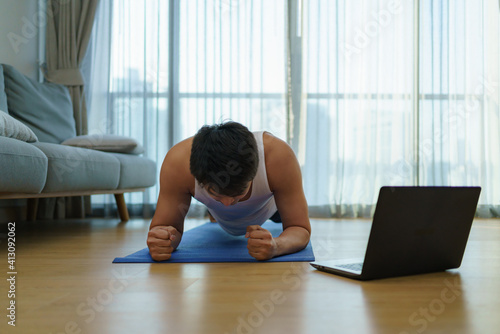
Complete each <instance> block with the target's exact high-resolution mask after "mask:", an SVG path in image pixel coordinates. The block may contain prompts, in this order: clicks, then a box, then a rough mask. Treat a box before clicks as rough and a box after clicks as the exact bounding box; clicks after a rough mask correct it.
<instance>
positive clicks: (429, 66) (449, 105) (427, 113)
mask: <svg viewBox="0 0 500 334" xmlns="http://www.w3.org/2000/svg"><path fill="white" fill-rule="evenodd" d="M499 28H500V27H499V8H498V1H489V0H483V1H465V0H462V1H446V2H441V1H422V3H421V27H420V31H421V43H420V58H421V61H420V63H421V66H420V94H421V95H420V150H419V153H420V159H419V172H420V173H419V174H420V178H419V179H420V184H422V185H480V186H482V193H481V198H480V202H479V204H480V205H479V210H478V213H479V214H480V216H482V217H491V216H499V215H500V210H499V205H500V188H499V187H498V185H500V122H499V116H500V114H499V103H498V101H499V89H498V83H499V60H500V56H499V54H500V53H499V52H500V49H499V36H500V35H499Z"/></svg>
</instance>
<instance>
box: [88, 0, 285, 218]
mask: <svg viewBox="0 0 500 334" xmlns="http://www.w3.org/2000/svg"><path fill="white" fill-rule="evenodd" d="M285 8H286V1H284V0H280V1H260V0H259V1H228V0H207V1H205V0H190V1H164V0H128V1H127V0H120V1H112V0H102V1H101V6H100V8H99V12H98V18H97V20H96V25H97V28H96V29H95V31H96V34H95V35H94V39H93V41H94V44H93V47H94V48H93V50H94V55H93V61H94V65H95V70H94V71H93V77H92V82H91V87H92V98H91V107H90V116H89V117H90V122H89V123H90V128H91V131H90V132H101V133H102V132H105V133H112V134H119V135H126V136H131V137H134V138H136V139H137V140H139V142H141V143H142V144H143V146H144V147H145V149H146V153H145V155H146V156H148V157H149V158H151V159H153V160H156V161H157V163H158V171H159V170H160V167H161V163H162V162H163V159H164V157H165V154H166V153H167V151H168V150H169V149H170V147H171V146H172V145H174V144H176V143H177V142H179V141H181V140H183V139H185V138H187V137H190V136H193V135H194V134H195V133H196V131H197V130H198V129H199V128H200V127H201V126H202V125H204V124H213V123H220V122H222V121H225V120H229V119H231V120H234V121H238V122H241V123H243V124H245V125H246V126H248V127H249V129H250V130H255V131H257V130H266V131H269V132H271V133H273V134H274V135H275V136H278V137H280V138H282V139H285V140H286V121H285V119H286V103H285V98H286V82H287V81H286V77H285V72H286V65H285V63H286V52H285V45H286V42H285V31H286V22H285V20H286V15H285ZM158 190H159V189H158V186H156V187H153V188H150V189H149V190H147V191H146V192H145V193H144V194H142V193H135V194H126V201H127V203H132V205H129V209H130V210H131V211H132V214H134V212H135V210H134V205H133V204H134V203H135V204H138V207H143V204H144V205H146V206H148V205H153V206H154V205H155V204H156V199H157V195H158ZM95 197H96V198H95V199H94V200H93V205H94V206H99V205H102V204H104V208H105V210H107V211H109V208H110V207H113V199H112V198H110V197H109V196H95ZM193 207H194V208H195V209H196V205H193V206H192V208H193ZM143 214H144V215H147V213H143Z"/></svg>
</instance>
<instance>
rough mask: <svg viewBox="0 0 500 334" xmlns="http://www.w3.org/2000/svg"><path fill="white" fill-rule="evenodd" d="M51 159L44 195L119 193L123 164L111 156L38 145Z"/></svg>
mask: <svg viewBox="0 0 500 334" xmlns="http://www.w3.org/2000/svg"><path fill="white" fill-rule="evenodd" d="M32 145H35V146H36V147H38V148H39V149H40V150H41V151H42V152H43V153H45V155H46V156H47V157H48V159H49V166H48V171H47V183H46V185H45V188H44V189H43V192H62V191H75V190H80V191H84V190H111V189H116V187H117V186H118V181H119V178H120V162H119V161H118V159H117V158H115V157H114V156H112V155H111V154H108V153H103V152H99V151H94V150H88V149H85V148H78V147H71V146H64V145H58V144H51V143H42V142H36V143H33V144H32Z"/></svg>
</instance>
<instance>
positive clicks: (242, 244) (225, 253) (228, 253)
mask: <svg viewBox="0 0 500 334" xmlns="http://www.w3.org/2000/svg"><path fill="white" fill-rule="evenodd" d="M262 227H263V228H265V229H267V230H269V231H270V232H271V234H272V235H273V236H274V237H277V236H278V235H280V233H281V232H282V231H283V226H282V224H277V223H273V222H270V221H268V222H266V223H264V224H263V225H262ZM301 261H307V262H309V261H314V253H313V250H312V246H311V243H310V242H309V244H308V245H307V247H306V248H305V249H303V250H301V251H300V252H297V253H293V254H288V255H283V256H279V257H275V258H272V259H270V260H268V261H265V262H301ZM201 262H261V261H257V260H256V259H254V258H253V257H252V256H250V254H248V249H247V239H246V238H245V236H233V235H230V234H228V233H227V232H225V231H224V230H223V229H222V228H221V227H220V226H219V225H218V224H216V223H206V224H204V225H201V226H198V227H195V228H193V229H191V230H189V231H185V232H184V234H183V236H182V240H181V243H180V244H179V247H177V250H176V251H175V252H173V253H172V257H171V258H170V260H167V261H161V262H160V263H201ZM113 263H157V261H154V260H153V259H152V258H151V255H149V250H148V248H147V247H146V248H144V249H141V250H140V251H138V252H135V253H133V254H130V255H128V256H125V257H117V258H115V259H114V260H113Z"/></svg>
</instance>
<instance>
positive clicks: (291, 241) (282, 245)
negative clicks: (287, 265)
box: [274, 226, 311, 257]
mask: <svg viewBox="0 0 500 334" xmlns="http://www.w3.org/2000/svg"><path fill="white" fill-rule="evenodd" d="M310 237H311V235H310V233H309V231H308V230H306V229H305V228H303V227H301V226H290V227H288V228H286V229H285V230H284V231H283V233H281V235H280V236H279V237H277V238H275V240H276V246H277V247H276V253H275V255H274V257H276V256H280V255H285V254H291V253H296V252H298V251H301V250H302V249H304V248H305V247H306V246H307V244H308V243H309V239H310Z"/></svg>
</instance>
